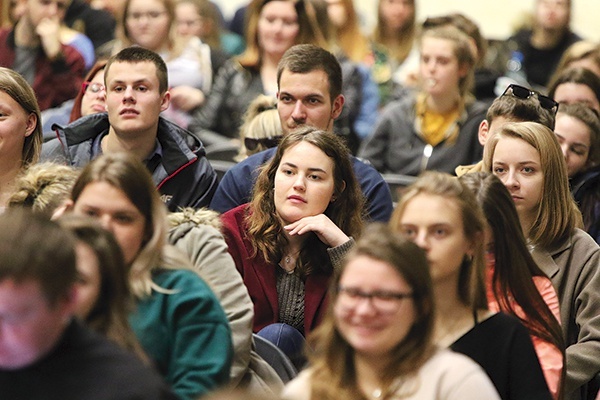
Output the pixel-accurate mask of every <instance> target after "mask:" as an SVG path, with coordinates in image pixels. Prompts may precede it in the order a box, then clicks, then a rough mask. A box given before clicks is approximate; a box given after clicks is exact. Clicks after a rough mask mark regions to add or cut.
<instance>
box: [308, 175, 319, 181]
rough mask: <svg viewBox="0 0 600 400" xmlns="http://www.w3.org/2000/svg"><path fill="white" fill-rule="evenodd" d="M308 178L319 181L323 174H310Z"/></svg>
mask: <svg viewBox="0 0 600 400" xmlns="http://www.w3.org/2000/svg"><path fill="white" fill-rule="evenodd" d="M308 179H310V180H313V181H319V180H321V179H322V178H321V176H320V175H318V174H310V175H308Z"/></svg>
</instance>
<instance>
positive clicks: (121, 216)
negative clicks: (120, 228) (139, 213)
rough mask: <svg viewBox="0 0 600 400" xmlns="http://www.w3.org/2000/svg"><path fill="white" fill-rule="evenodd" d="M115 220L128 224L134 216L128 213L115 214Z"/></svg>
mask: <svg viewBox="0 0 600 400" xmlns="http://www.w3.org/2000/svg"><path fill="white" fill-rule="evenodd" d="M114 219H115V221H116V222H118V223H120V224H130V223H132V222H133V221H134V219H135V218H134V216H133V215H130V214H116V215H115V217H114Z"/></svg>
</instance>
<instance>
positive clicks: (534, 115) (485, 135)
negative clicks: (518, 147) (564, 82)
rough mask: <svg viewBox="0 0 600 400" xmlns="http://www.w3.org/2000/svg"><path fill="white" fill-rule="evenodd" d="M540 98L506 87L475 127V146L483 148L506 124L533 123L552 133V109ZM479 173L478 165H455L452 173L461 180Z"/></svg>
mask: <svg viewBox="0 0 600 400" xmlns="http://www.w3.org/2000/svg"><path fill="white" fill-rule="evenodd" d="M538 96H540V94H538V93H536V92H533V91H531V90H529V89H527V88H524V87H522V86H518V85H510V86H508V87H507V88H506V90H505V91H504V94H502V96H500V97H497V98H496V99H495V100H494V102H493V103H492V104H491V105H490V108H488V111H487V113H486V115H485V119H484V120H483V121H482V122H481V124H479V131H478V138H479V143H480V144H481V145H482V146H485V143H486V142H487V140H488V139H489V138H490V137H491V136H493V135H494V134H495V133H496V132H498V131H499V130H500V129H501V128H502V127H503V126H504V124H505V123H507V122H526V121H530V122H537V123H540V124H542V125H544V126H547V127H548V128H550V129H551V130H554V120H555V115H556V108H557V107H558V105H556V106H554V103H552V101H553V100H552V99H550V98H548V97H545V96H543V97H542V101H544V106H545V107H543V106H542V104H541V103H540V99H539V98H538ZM481 171H483V163H482V162H481V161H480V162H478V163H477V164H472V165H459V166H458V167H456V169H455V170H454V172H455V173H456V175H457V176H462V175H464V174H468V173H471V172H481Z"/></svg>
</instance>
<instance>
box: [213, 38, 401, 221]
mask: <svg viewBox="0 0 600 400" xmlns="http://www.w3.org/2000/svg"><path fill="white" fill-rule="evenodd" d="M277 86H278V94H277V98H278V102H277V110H278V112H279V118H280V120H281V126H282V129H283V133H284V134H286V133H287V132H289V131H291V130H293V129H295V128H297V127H299V126H302V125H311V126H314V127H315V128H318V129H322V130H328V131H331V130H333V124H334V121H335V119H336V118H338V117H339V116H340V114H341V112H342V109H343V107H344V101H345V100H344V96H343V95H342V94H341V91H342V71H341V67H340V64H339V62H338V61H337V59H336V58H335V56H333V54H331V53H330V52H328V51H327V50H324V49H322V48H320V47H318V46H314V45H310V44H302V45H296V46H293V47H291V48H290V49H289V50H287V51H286V52H285V54H284V55H283V57H282V58H281V60H280V61H279V65H278V68H277ZM275 151H276V148H271V149H268V150H265V151H262V152H260V153H257V154H254V155H252V156H250V157H248V158H246V159H245V160H243V161H241V162H240V163H238V164H237V165H235V166H233V167H232V168H231V169H230V170H229V171H227V173H226V174H225V176H224V177H223V179H222V180H221V183H220V184H219V187H218V188H217V192H216V193H215V196H214V197H213V201H212V202H211V205H210V206H211V208H212V209H214V210H216V211H219V212H225V211H228V210H230V209H232V208H234V207H236V206H239V205H241V204H244V203H247V202H248V201H249V200H250V196H251V193H252V186H253V184H254V180H255V179H256V176H257V175H258V169H259V168H260V166H261V165H263V164H264V163H266V162H267V161H268V160H269V159H270V158H271V157H272V156H273V155H274V154H275ZM352 163H353V166H354V172H355V174H356V178H357V180H358V182H359V183H360V186H361V189H362V191H363V193H364V195H365V198H366V200H367V212H368V216H369V218H370V219H371V220H373V221H381V222H386V221H387V220H388V219H389V217H390V216H391V213H392V210H393V205H392V197H391V194H390V190H389V187H388V186H387V183H386V182H385V181H384V180H383V178H382V177H381V175H380V174H379V173H378V172H377V171H376V170H375V169H374V168H373V167H371V166H370V165H367V164H365V163H363V162H362V161H360V160H359V159H357V158H355V157H352Z"/></svg>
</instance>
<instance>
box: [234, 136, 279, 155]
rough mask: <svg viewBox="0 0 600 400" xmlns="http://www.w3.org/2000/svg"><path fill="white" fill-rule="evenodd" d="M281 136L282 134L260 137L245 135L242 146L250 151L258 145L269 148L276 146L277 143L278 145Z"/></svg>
mask: <svg viewBox="0 0 600 400" xmlns="http://www.w3.org/2000/svg"><path fill="white" fill-rule="evenodd" d="M282 137H283V136H273V137H266V138H260V139H255V138H248V137H247V138H244V146H246V148H247V149H248V150H250V151H253V150H256V149H257V148H258V146H259V145H261V146H264V147H265V148H267V149H269V148H271V147H276V146H277V145H279V142H280V141H281V138H282Z"/></svg>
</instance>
